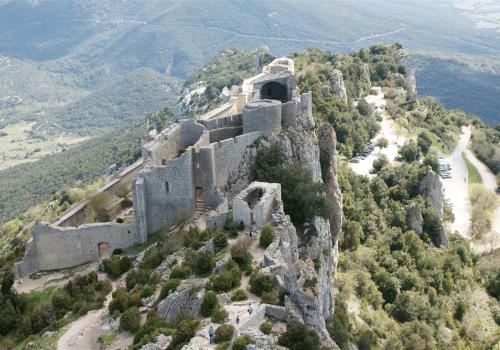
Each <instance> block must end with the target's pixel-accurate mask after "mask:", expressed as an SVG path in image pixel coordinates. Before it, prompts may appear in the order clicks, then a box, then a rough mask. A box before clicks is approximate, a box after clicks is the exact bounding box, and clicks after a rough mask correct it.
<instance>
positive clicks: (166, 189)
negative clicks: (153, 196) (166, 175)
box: [165, 182, 170, 193]
mask: <svg viewBox="0 0 500 350" xmlns="http://www.w3.org/2000/svg"><path fill="white" fill-rule="evenodd" d="M169 191H170V190H169V188H168V182H165V193H168V192H169Z"/></svg>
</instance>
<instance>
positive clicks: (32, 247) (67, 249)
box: [16, 223, 138, 276]
mask: <svg viewBox="0 0 500 350" xmlns="http://www.w3.org/2000/svg"><path fill="white" fill-rule="evenodd" d="M137 241H138V238H137V234H136V230H135V226H134V225H133V224H132V225H126V224H116V223H99V224H89V225H83V226H80V227H78V228H76V227H57V226H54V225H50V224H38V225H37V226H36V228H35V230H34V231H33V236H32V238H31V239H30V241H29V242H28V244H27V247H26V252H25V256H24V258H23V260H22V261H21V262H19V263H17V264H16V267H17V273H18V275H20V276H26V275H29V274H32V273H34V272H38V271H46V270H56V269H62V268H68V267H74V266H78V265H81V264H84V263H87V262H91V261H97V260H99V257H100V255H99V244H101V243H107V244H108V245H109V253H112V252H113V250H115V249H124V248H127V247H130V246H131V245H133V244H134V243H136V242H137Z"/></svg>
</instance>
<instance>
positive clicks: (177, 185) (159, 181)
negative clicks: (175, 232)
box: [134, 151, 195, 236]
mask: <svg viewBox="0 0 500 350" xmlns="http://www.w3.org/2000/svg"><path fill="white" fill-rule="evenodd" d="M192 158H193V157H192V152H190V151H186V152H185V153H183V154H182V155H181V156H180V157H179V158H177V159H173V160H171V161H169V162H168V163H167V165H166V166H157V167H150V168H147V169H144V170H143V171H142V172H141V173H140V175H139V178H142V179H143V180H142V181H143V184H141V183H140V182H139V185H138V186H134V202H137V203H138V204H137V206H138V207H140V208H145V210H144V212H143V214H145V217H141V218H140V219H139V220H137V221H136V223H137V224H138V225H139V224H141V223H143V222H145V227H144V229H145V231H146V233H147V234H150V233H152V232H155V231H157V230H158V229H160V228H161V227H169V226H172V225H174V224H175V223H176V221H178V220H179V219H180V217H181V216H184V215H189V214H191V213H192V211H193V209H194V203H195V194H194V188H195V187H194V182H193V170H192ZM136 184H137V181H136ZM141 187H143V188H144V189H142V193H141ZM138 214H139V213H138ZM137 230H138V231H139V232H143V228H140V227H139V226H138V228H137ZM147 234H146V236H147ZM141 236H143V234H142V233H141Z"/></svg>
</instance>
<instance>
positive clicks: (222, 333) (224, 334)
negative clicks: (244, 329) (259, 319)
mask: <svg viewBox="0 0 500 350" xmlns="http://www.w3.org/2000/svg"><path fill="white" fill-rule="evenodd" d="M233 334H234V327H233V326H232V325H230V324H222V325H220V326H219V327H217V329H216V330H215V342H216V343H222V342H225V341H228V340H231V338H232V337H233Z"/></svg>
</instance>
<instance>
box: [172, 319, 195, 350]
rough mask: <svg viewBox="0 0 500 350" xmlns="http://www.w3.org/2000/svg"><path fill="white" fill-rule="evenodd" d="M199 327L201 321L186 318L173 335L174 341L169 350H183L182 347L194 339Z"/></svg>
mask: <svg viewBox="0 0 500 350" xmlns="http://www.w3.org/2000/svg"><path fill="white" fill-rule="evenodd" d="M199 326H200V321H199V320H197V319H195V318H189V317H186V318H184V319H183V320H181V321H180V322H179V323H178V325H177V327H176V329H175V332H174V334H173V335H172V341H171V342H170V344H169V346H168V348H167V350H180V349H182V347H183V346H184V345H186V344H187V343H189V341H190V340H191V338H192V337H194V335H195V333H196V330H197V329H198V327H199Z"/></svg>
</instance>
